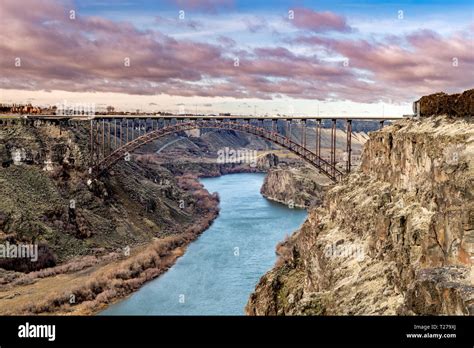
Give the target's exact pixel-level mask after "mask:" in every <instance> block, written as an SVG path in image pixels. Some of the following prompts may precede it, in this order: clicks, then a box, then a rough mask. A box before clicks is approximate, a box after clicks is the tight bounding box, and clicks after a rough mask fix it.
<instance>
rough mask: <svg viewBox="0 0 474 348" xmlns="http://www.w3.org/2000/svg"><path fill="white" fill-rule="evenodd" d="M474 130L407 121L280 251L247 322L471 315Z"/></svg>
mask: <svg viewBox="0 0 474 348" xmlns="http://www.w3.org/2000/svg"><path fill="white" fill-rule="evenodd" d="M473 154H474V122H473V119H472V117H470V118H456V119H453V118H449V117H446V116H436V117H428V118H422V119H420V120H413V119H406V120H402V121H399V122H396V123H395V124H393V125H391V126H388V127H385V128H383V129H382V130H380V131H377V132H373V133H371V134H370V139H369V141H368V142H367V143H366V145H365V148H364V152H363V158H362V165H361V168H360V169H359V170H358V171H357V172H355V173H353V174H351V175H350V176H349V177H347V178H346V179H345V180H344V182H342V183H340V184H338V185H336V186H334V187H333V188H332V189H330V190H329V191H328V193H327V194H326V196H325V198H324V203H323V206H321V207H318V208H314V209H312V210H311V211H310V213H309V216H308V219H307V221H306V222H305V223H304V225H303V226H302V228H301V229H300V230H299V231H297V232H296V233H294V234H293V235H292V236H291V237H290V238H289V239H288V240H286V241H284V242H282V243H281V244H280V245H279V246H278V247H277V254H278V255H279V259H278V262H277V264H276V265H275V267H274V268H273V269H272V270H271V271H270V272H268V273H267V274H266V275H264V276H263V277H262V278H261V280H260V282H259V284H258V285H257V287H256V289H255V292H254V293H253V294H252V295H251V297H250V299H249V301H248V304H247V307H246V312H247V313H248V314H250V315H275V314H278V315H301V314H313V315H352V314H383V315H392V314H459V315H469V314H470V315H472V314H474V287H473V274H472V272H471V271H472V263H473V252H474V199H473V194H474V183H473V179H474V156H473Z"/></svg>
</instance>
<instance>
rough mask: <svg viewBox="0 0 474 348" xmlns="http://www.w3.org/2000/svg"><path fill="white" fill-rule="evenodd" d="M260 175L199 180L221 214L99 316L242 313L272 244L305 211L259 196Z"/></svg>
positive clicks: (271, 257)
mask: <svg viewBox="0 0 474 348" xmlns="http://www.w3.org/2000/svg"><path fill="white" fill-rule="evenodd" d="M264 177H265V176H264V174H231V175H224V176H221V177H218V178H209V179H202V180H201V181H202V183H203V184H204V186H205V187H206V188H207V190H208V191H209V192H218V193H219V196H220V199H221V201H220V214H219V216H218V217H217V219H216V220H215V221H214V223H213V224H212V225H211V226H210V227H209V228H208V229H207V230H206V231H205V232H204V233H203V234H202V235H201V236H200V237H199V238H198V239H197V240H196V241H194V242H193V243H191V244H190V245H189V246H188V248H187V250H186V253H185V254H184V255H183V256H182V257H181V258H179V259H178V260H177V262H176V263H175V265H174V266H173V267H171V268H170V269H169V270H168V271H167V272H166V273H164V274H163V275H162V276H160V277H158V278H157V279H154V280H152V281H151V282H149V283H147V284H145V285H144V286H143V287H142V288H140V289H139V290H138V291H137V292H135V293H134V294H132V295H131V296H130V297H128V298H127V299H125V300H123V301H121V302H119V303H117V304H114V305H112V306H110V307H109V308H107V309H106V310H105V311H103V312H102V313H101V315H243V314H244V307H245V304H246V303H247V300H248V298H249V296H250V294H251V293H252V291H253V290H254V288H255V285H256V284H257V282H258V280H259V279H260V277H261V276H262V275H263V274H265V272H267V271H268V270H269V269H270V268H271V267H272V266H273V265H274V263H275V261H276V255H275V246H276V245H277V243H278V242H279V241H281V240H283V239H284V238H285V236H286V235H287V234H288V235H289V234H291V233H292V232H293V231H295V230H296V229H298V227H299V226H300V225H301V224H302V223H303V221H304V220H305V218H306V211H305V210H301V209H290V208H288V207H286V206H284V205H281V204H277V203H273V202H271V201H268V200H267V199H265V198H264V197H263V196H262V195H261V194H260V187H261V186H262V183H263V179H264Z"/></svg>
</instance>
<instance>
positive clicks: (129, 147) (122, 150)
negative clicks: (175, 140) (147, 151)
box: [93, 120, 344, 182]
mask: <svg viewBox="0 0 474 348" xmlns="http://www.w3.org/2000/svg"><path fill="white" fill-rule="evenodd" d="M193 129H222V130H233V131H236V132H243V133H248V134H253V135H256V136H259V137H261V138H263V139H266V140H268V141H271V142H273V143H275V144H277V145H280V146H281V147H283V148H286V149H288V150H290V151H291V152H293V153H294V154H296V155H298V156H299V157H301V158H302V159H304V160H305V161H307V162H308V163H309V164H311V165H313V166H314V167H316V168H318V169H319V170H320V171H321V172H322V173H324V174H325V175H327V176H328V177H329V178H331V180H333V181H334V182H336V181H339V180H341V179H342V177H343V175H344V173H343V172H341V171H340V170H339V169H337V168H336V166H335V165H332V164H331V163H329V162H328V161H326V160H325V159H323V158H321V157H320V156H319V155H317V154H316V153H314V152H313V151H310V150H309V149H307V148H306V147H305V146H303V145H300V144H298V143H297V142H295V141H293V140H291V139H290V138H288V137H286V136H284V135H282V134H279V133H278V132H276V131H275V129H274V128H273V129H272V130H267V129H266V128H263V127H260V126H256V125H252V124H248V123H241V122H236V121H223V120H201V121H185V122H179V123H176V124H173V125H169V126H165V127H162V128H159V129H157V130H152V131H150V132H147V133H145V134H144V135H141V136H139V137H137V138H136V139H134V140H132V141H129V142H128V143H126V144H124V145H123V146H120V147H119V148H117V149H116V150H115V151H113V152H112V153H110V154H108V155H107V156H106V157H104V158H103V159H102V160H100V162H99V163H98V164H96V166H95V167H94V169H93V171H94V172H96V173H98V174H100V173H102V172H104V171H105V170H107V169H108V168H110V167H111V166H113V165H114V164H115V163H117V162H118V161H119V160H121V159H123V158H124V157H125V156H126V155H127V154H130V153H131V152H133V151H134V150H136V149H138V148H139V147H141V146H143V145H145V144H148V143H150V142H152V141H154V140H156V139H158V138H160V137H163V136H166V135H169V134H173V133H177V132H182V131H187V130H193Z"/></svg>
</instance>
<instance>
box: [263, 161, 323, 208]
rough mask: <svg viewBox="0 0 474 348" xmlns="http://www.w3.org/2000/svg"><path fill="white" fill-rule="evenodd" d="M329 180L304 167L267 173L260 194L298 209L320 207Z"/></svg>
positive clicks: (280, 168)
mask: <svg viewBox="0 0 474 348" xmlns="http://www.w3.org/2000/svg"><path fill="white" fill-rule="evenodd" d="M329 183H330V180H329V179H328V178H326V177H324V176H323V175H322V174H318V173H317V172H316V171H315V170H314V168H308V167H306V166H299V167H278V168H274V169H271V170H269V171H268V173H267V176H266V177H265V180H264V182H263V185H262V188H261V190H260V192H261V193H262V195H263V196H264V197H266V198H268V199H270V200H272V201H276V202H279V203H282V204H286V205H289V206H295V207H299V208H309V207H314V206H317V205H320V204H321V202H322V198H323V196H324V192H325V191H326V188H327V187H328V185H329Z"/></svg>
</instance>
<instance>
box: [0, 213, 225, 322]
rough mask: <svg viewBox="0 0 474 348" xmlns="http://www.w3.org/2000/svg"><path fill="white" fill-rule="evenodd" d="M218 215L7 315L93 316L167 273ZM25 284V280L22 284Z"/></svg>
mask: <svg viewBox="0 0 474 348" xmlns="http://www.w3.org/2000/svg"><path fill="white" fill-rule="evenodd" d="M216 215H217V213H216V212H214V211H212V212H209V213H208V214H206V215H205V216H204V217H203V218H202V219H201V220H200V221H199V223H197V224H194V225H193V226H191V227H189V228H188V229H187V230H186V231H185V232H183V233H181V234H179V235H177V236H170V237H166V238H163V239H160V240H157V241H155V242H153V244H151V245H150V246H148V247H146V249H145V250H144V251H142V252H140V253H137V254H135V255H132V256H129V257H127V258H125V259H123V260H121V261H120V262H116V263H115V264H114V265H113V267H108V268H107V269H106V270H99V271H97V272H95V273H94V274H93V275H92V276H91V277H90V279H89V280H88V281H87V282H84V283H82V284H79V285H75V286H73V287H71V288H69V289H66V290H64V291H58V290H56V291H55V292H51V293H50V294H49V295H48V296H47V297H46V298H44V300H42V301H32V302H29V303H26V304H25V305H23V306H22V307H21V308H18V309H16V310H15V311H14V312H13V311H12V312H7V313H4V314H53V313H56V314H57V313H63V314H67V313H74V314H92V313H94V312H96V311H98V310H100V309H102V308H104V306H105V305H106V304H109V303H111V302H114V301H116V300H117V299H119V298H123V297H125V296H127V295H128V294H130V293H132V292H133V291H135V290H137V289H138V288H139V287H140V286H142V285H143V284H144V283H145V282H147V281H149V280H151V279H154V278H156V277H157V276H159V275H160V274H162V273H163V272H165V271H166V270H167V269H168V268H169V267H171V266H172V265H173V263H174V262H175V261H176V259H177V258H178V257H179V256H181V255H182V253H183V250H184V247H185V246H186V245H187V244H188V243H189V242H190V241H192V240H194V239H196V237H197V236H198V235H199V234H200V233H201V232H202V231H204V230H205V229H206V228H207V227H209V225H210V224H211V222H212V221H213V219H214V218H215V216H216ZM116 257H117V256H116ZM96 262H97V260H96V259H94V258H92V257H91V258H88V259H86V260H83V262H79V263H72V264H68V265H64V266H59V267H55V270H43V271H40V272H34V273H35V274H34V275H31V276H30V275H28V276H30V277H28V278H27V279H29V280H30V281H32V280H33V279H36V278H41V277H46V276H52V275H55V274H59V272H72V271H74V270H79V269H83V268H86V267H87V265H89V266H90V265H92V264H94V263H96ZM25 281H26V280H25V279H24V280H23V282H25ZM71 295H73V298H74V301H73V303H71V302H70V300H71Z"/></svg>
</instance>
